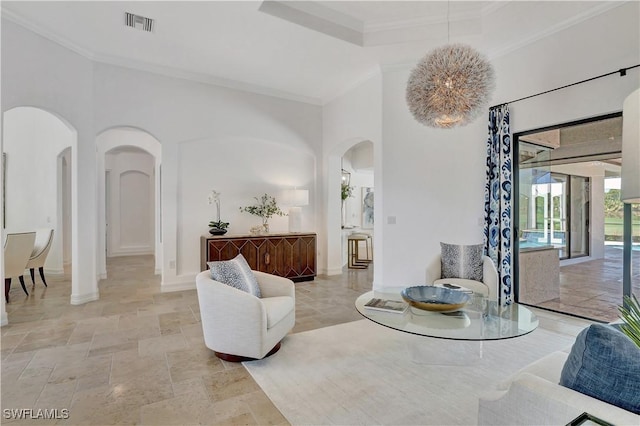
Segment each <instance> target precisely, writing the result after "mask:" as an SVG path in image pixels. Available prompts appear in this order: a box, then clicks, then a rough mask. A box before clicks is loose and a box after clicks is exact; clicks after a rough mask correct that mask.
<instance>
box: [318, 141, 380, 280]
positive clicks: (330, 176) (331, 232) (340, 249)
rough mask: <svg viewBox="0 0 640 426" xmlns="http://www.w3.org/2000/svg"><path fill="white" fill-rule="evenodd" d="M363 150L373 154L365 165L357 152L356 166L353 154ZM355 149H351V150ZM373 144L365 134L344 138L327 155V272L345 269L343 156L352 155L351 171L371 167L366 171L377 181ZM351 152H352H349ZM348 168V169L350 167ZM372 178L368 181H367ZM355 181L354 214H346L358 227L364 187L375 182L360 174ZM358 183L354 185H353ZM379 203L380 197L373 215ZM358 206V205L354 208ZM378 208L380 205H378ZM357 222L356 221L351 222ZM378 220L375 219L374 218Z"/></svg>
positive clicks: (348, 219)
mask: <svg viewBox="0 0 640 426" xmlns="http://www.w3.org/2000/svg"><path fill="white" fill-rule="evenodd" d="M359 149H360V150H361V153H363V152H364V151H367V154H366V155H365V156H370V158H369V159H368V160H367V161H366V163H367V166H363V164H364V162H362V161H361V158H360V154H356V155H355V157H358V159H357V160H356V167H355V168H354V167H353V165H352V164H351V162H352V159H353V156H352V153H354V152H357V151H358V150H359ZM350 150H352V151H350ZM374 151H375V150H374V144H373V142H371V141H369V140H366V139H363V138H354V139H348V140H345V141H343V142H342V143H340V144H337V145H336V146H335V147H334V149H333V152H332V153H331V154H330V155H329V156H328V157H327V199H326V203H327V204H326V205H327V249H326V253H327V274H328V275H336V274H340V273H342V268H343V265H344V261H345V256H344V245H343V232H344V229H343V225H344V223H343V215H342V208H343V206H342V197H341V196H340V188H341V185H342V183H343V165H344V164H345V161H344V158H343V157H345V155H347V156H348V157H349V160H348V162H349V166H348V168H349V169H350V170H351V171H355V170H358V169H360V171H361V172H362V171H363V169H365V168H366V169H368V170H367V173H370V174H371V179H372V180H373V181H375V170H374V167H373V164H374V158H373V156H374ZM348 153H349V154H348ZM347 172H349V171H348V170H347ZM349 173H350V172H349ZM367 182H369V181H367ZM353 183H354V184H356V183H357V186H358V188H355V187H354V193H353V194H352V196H353V200H349V201H351V202H352V203H353V205H352V207H354V208H352V209H351V211H350V213H351V215H355V216H351V217H349V218H347V225H353V224H355V222H357V225H358V228H361V225H362V217H361V213H362V211H361V210H362V209H361V208H360V201H361V198H362V188H363V187H364V188H372V186H369V184H367V185H363V184H364V183H365V181H363V180H359V178H356V179H354V182H353ZM354 186H355V185H354ZM379 203H380V201H379V197H378V199H376V201H375V205H374V218H375V217H376V213H375V212H376V208H375V207H376V206H378V205H379ZM356 206H357V209H356V208H355V207H356ZM377 211H379V209H377ZM349 222H354V223H349ZM374 223H375V222H374ZM369 231H372V232H373V234H374V239H375V238H376V237H375V234H376V233H377V232H378V230H377V229H369ZM378 254H379V252H378V251H376V252H375V254H374V258H375V257H376V256H377V255H378ZM380 272H381V269H379V268H376V270H375V275H376V276H379V275H378V274H379V273H380Z"/></svg>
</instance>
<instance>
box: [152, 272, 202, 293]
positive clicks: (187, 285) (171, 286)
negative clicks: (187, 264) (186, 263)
mask: <svg viewBox="0 0 640 426" xmlns="http://www.w3.org/2000/svg"><path fill="white" fill-rule="evenodd" d="M195 288H196V276H195V275H193V276H188V275H182V276H180V277H175V281H162V283H161V284H160V292H162V293H170V292H172V291H183V290H195Z"/></svg>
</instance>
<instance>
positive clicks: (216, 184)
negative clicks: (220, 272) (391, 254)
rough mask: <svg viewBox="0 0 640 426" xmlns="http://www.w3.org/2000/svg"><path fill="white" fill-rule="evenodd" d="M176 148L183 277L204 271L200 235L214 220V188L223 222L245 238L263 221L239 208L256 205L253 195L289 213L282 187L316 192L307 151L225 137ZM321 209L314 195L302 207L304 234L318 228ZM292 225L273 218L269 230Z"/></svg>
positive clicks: (230, 231)
mask: <svg viewBox="0 0 640 426" xmlns="http://www.w3.org/2000/svg"><path fill="white" fill-rule="evenodd" d="M178 149H179V162H178V170H179V176H180V179H179V183H178V200H177V202H178V223H180V224H181V227H180V228H179V229H178V248H177V253H178V259H177V268H178V274H179V275H188V274H196V273H197V272H200V245H199V242H200V237H201V236H202V235H208V229H209V227H208V223H209V222H210V221H212V220H216V208H215V205H209V204H208V201H207V196H208V195H209V192H210V191H211V190H212V189H215V190H216V191H218V192H220V193H221V196H220V219H221V220H223V221H225V222H229V223H230V224H229V228H228V235H233V234H247V233H248V232H249V229H250V228H251V227H253V226H256V225H260V224H262V219H261V218H260V217H258V216H254V215H251V214H249V213H246V212H240V207H245V206H250V205H254V204H256V200H255V199H254V198H253V197H258V198H260V197H261V196H262V194H264V193H267V194H269V195H271V196H273V197H275V198H276V201H277V202H278V205H279V206H280V208H281V209H282V210H283V212H285V213H286V212H287V207H286V206H285V205H284V203H283V200H284V198H283V196H282V192H283V190H284V189H291V188H293V187H298V188H304V189H310V190H311V191H310V193H314V192H315V191H313V188H314V181H315V169H316V158H315V155H314V154H313V152H311V151H309V150H308V149H305V147H299V146H291V145H289V144H286V143H282V142H279V141H274V140H265V139H254V138H248V137H240V136H236V137H229V136H227V137H218V138H211V139H202V140H197V141H189V142H183V143H181V144H180V145H179V147H178ZM203 153H204V155H203ZM317 209H318V203H317V200H316V198H315V197H312V196H311V195H310V197H309V205H307V206H304V207H302V226H301V230H302V231H314V230H315V229H316V225H315V214H314V212H315V211H316V210H317ZM288 223H289V222H288V218H287V217H281V216H274V217H273V218H271V219H270V220H269V227H270V232H271V233H277V232H288Z"/></svg>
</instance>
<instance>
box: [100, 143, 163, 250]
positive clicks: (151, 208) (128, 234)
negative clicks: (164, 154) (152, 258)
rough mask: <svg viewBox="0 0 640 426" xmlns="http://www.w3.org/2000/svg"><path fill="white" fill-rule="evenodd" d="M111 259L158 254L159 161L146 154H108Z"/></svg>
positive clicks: (109, 245)
mask: <svg viewBox="0 0 640 426" xmlns="http://www.w3.org/2000/svg"><path fill="white" fill-rule="evenodd" d="M105 167H106V170H108V171H109V179H110V182H109V183H108V185H107V186H108V188H109V193H108V194H106V200H107V206H106V208H107V209H108V210H109V219H110V220H109V224H108V232H107V238H108V241H107V255H108V256H129V255H140V254H154V249H155V238H154V236H155V233H154V231H155V160H154V158H153V156H151V155H150V154H148V153H146V152H127V151H125V152H119V151H116V152H115V153H113V151H112V153H107V155H106V158H105Z"/></svg>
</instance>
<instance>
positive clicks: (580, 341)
mask: <svg viewBox="0 0 640 426" xmlns="http://www.w3.org/2000/svg"><path fill="white" fill-rule="evenodd" d="M560 384H561V385H562V386H564V387H567V388H570V389H573V390H575V391H578V392H580V393H583V394H585V395H589V396H591V397H594V398H597V399H599V400H601V401H604V402H608V403H609V404H613V405H616V406H618V407H620V408H623V409H625V410H627V411H631V412H632V413H635V414H640V348H638V347H637V346H636V345H635V343H633V341H632V340H631V339H629V338H628V337H627V336H626V335H625V334H624V333H622V332H621V331H619V330H618V329H617V328H616V327H613V326H610V325H605V324H592V325H590V326H589V327H588V328H586V329H584V330H582V331H581V332H580V334H578V337H576V341H575V343H574V344H573V347H572V348H571V352H570V353H569V356H568V357H567V361H566V362H565V364H564V367H562V373H561V374H560Z"/></svg>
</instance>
